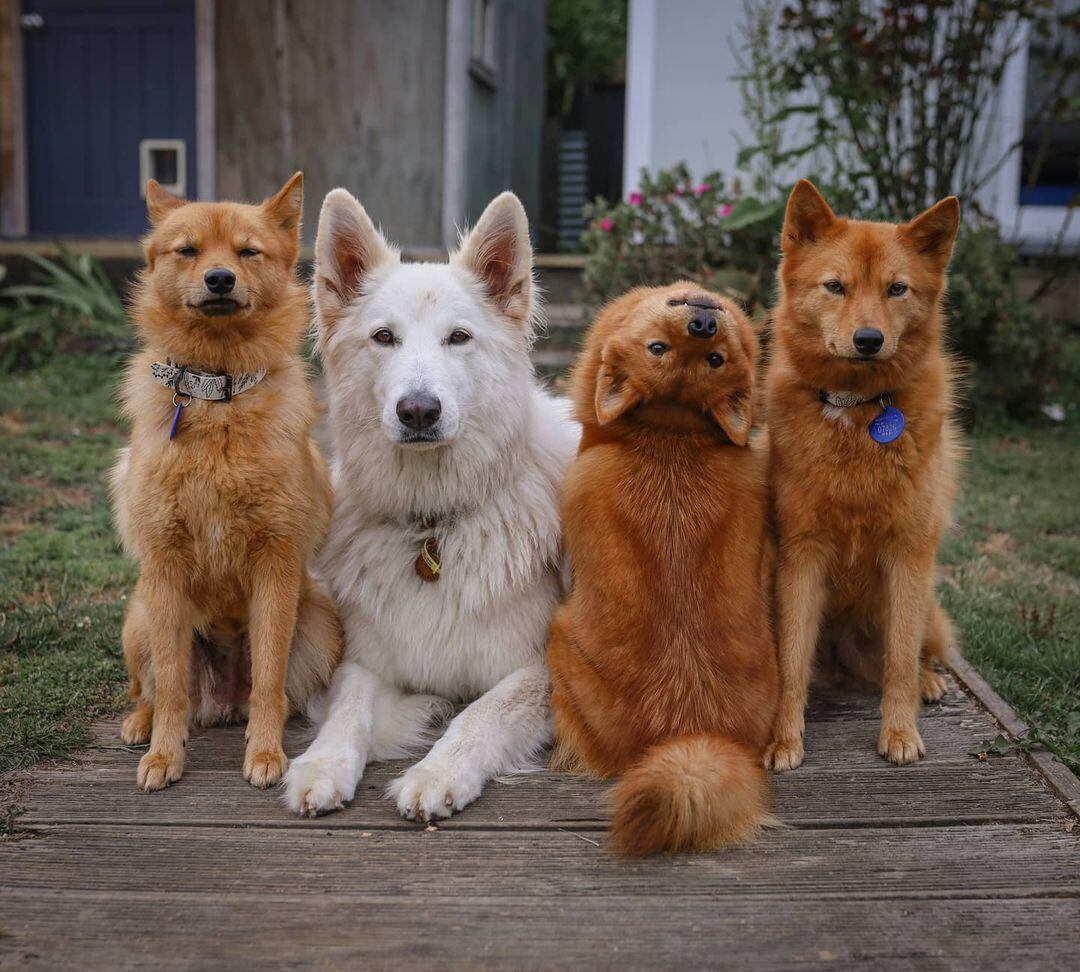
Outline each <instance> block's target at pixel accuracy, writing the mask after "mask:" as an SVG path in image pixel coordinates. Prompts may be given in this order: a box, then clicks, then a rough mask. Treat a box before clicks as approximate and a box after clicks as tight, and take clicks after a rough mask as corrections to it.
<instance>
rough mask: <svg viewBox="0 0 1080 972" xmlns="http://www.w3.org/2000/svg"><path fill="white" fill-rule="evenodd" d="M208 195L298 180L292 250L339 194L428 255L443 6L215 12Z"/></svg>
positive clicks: (347, 2) (369, 0)
mask: <svg viewBox="0 0 1080 972" xmlns="http://www.w3.org/2000/svg"><path fill="white" fill-rule="evenodd" d="M216 7H217V16H216V24H215V28H216V47H217V58H216V61H217V80H216V89H217V125H216V128H217V152H216V162H217V178H216V182H217V194H218V197H219V198H222V199H228V198H242V199H258V198H261V197H263V196H265V195H267V194H268V193H270V192H272V191H274V190H275V189H277V188H278V187H279V186H280V185H281V183H283V182H284V180H285V179H286V178H287V177H288V175H289V174H290V173H292V172H293V171H294V170H295V169H303V170H304V176H305V189H306V201H305V206H304V209H305V234H304V235H305V238H306V239H307V240H308V241H309V242H310V241H311V240H312V239H313V238H314V235H315V226H316V222H317V220H318V213H319V206H320V205H321V203H322V198H323V196H324V195H325V194H326V193H327V192H328V191H329V190H330V189H332V188H334V187H335V186H345V187H346V188H347V189H349V190H350V191H351V192H353V193H354V194H355V195H356V196H357V197H358V198H359V199H360V201H361V202H362V203H363V204H364V206H365V207H366V208H367V210H368V212H369V213H370V214H371V216H372V218H373V219H374V220H375V222H376V223H381V224H382V225H383V228H384V229H385V230H386V232H387V233H388V235H389V236H391V237H392V238H393V239H394V240H396V241H397V242H399V243H402V244H412V245H421V246H432V245H438V244H439V242H440V219H441V210H442V145H443V99H444V84H445V37H444V31H445V27H444V19H445V9H444V7H445V4H444V0H408V2H407V3H402V2H397V0H319V2H318V3H310V2H307V3H304V2H297V0H217V4H216Z"/></svg>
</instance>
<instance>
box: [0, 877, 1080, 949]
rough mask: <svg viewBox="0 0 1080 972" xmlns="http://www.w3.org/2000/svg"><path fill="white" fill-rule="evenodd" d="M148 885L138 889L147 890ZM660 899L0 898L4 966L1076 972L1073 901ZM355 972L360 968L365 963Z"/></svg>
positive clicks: (1077, 913)
mask: <svg viewBox="0 0 1080 972" xmlns="http://www.w3.org/2000/svg"><path fill="white" fill-rule="evenodd" d="M140 884H141V881H140ZM671 904H672V902H671V901H670V900H669V899H667V898H665V897H663V896H657V895H643V896H640V897H627V896H622V895H616V896H603V897H588V896H584V895H575V896H573V897H568V898H564V899H561V900H553V899H537V898H535V897H532V896H530V897H509V896H502V895H500V896H498V897H480V896H467V897H452V896H447V895H445V894H442V893H434V894H430V893H429V894H427V895H425V896H424V898H423V899H422V900H420V901H418V900H417V899H416V898H408V897H402V896H382V895H380V896H377V897H359V896H352V897H350V898H349V899H347V902H346V905H347V907H346V908H342V907H341V902H338V901H336V900H335V901H330V900H327V898H326V897H324V896H323V895H322V894H321V893H319V889H313V890H312V891H310V892H308V893H305V892H304V890H303V889H302V888H293V889H292V890H291V891H290V892H289V893H288V894H285V895H282V896H280V897H275V898H272V899H269V898H263V897H251V896H249V895H246V894H227V895H221V894H212V895H211V894H196V895H187V894H176V893H173V892H171V891H168V890H162V889H154V892H153V894H152V895H150V894H147V893H146V891H145V890H144V888H143V887H140V888H138V889H133V890H130V891H125V892H121V893H117V894H95V893H85V892H47V891H44V892H35V891H30V892H18V893H6V894H4V895H3V898H2V912H0V914H2V917H0V929H2V931H3V932H4V933H6V934H5V935H3V936H0V965H4V966H5V967H6V966H7V965H10V967H12V968H19V969H25V970H34V969H42V968H49V969H54V968H79V969H85V970H90V969H125V968H132V967H136V966H140V965H142V966H145V965H146V964H152V965H153V966H154V968H157V969H164V970H170V969H190V968H199V969H207V968H230V969H235V968H248V967H251V966H252V965H253V964H257V965H258V967H259V968H260V969H296V968H321V969H327V968H329V969H346V968H359V967H374V968H387V967H391V966H392V967H401V966H403V965H406V964H408V963H410V962H417V963H435V967H437V968H447V967H450V968H462V967H468V968H514V969H517V968H523V967H527V968H590V969H608V968H612V969H614V968H618V969H633V968H700V967H705V968H715V967H717V966H718V965H724V966H725V967H730V968H747V967H752V968H754V969H762V970H770V969H789V968H791V967H793V966H798V967H799V968H809V969H817V968H830V969H837V968H839V969H848V968H852V967H854V966H856V965H857V966H860V967H861V966H867V967H872V968H875V969H879V970H892V969H904V970H907V969H913V968H918V969H947V968H960V967H964V968H1008V969H1013V970H1026V969H1032V970H1034V969H1038V970H1055V969H1062V970H1064V969H1068V968H1075V954H1076V953H1075V948H1076V940H1075V929H1076V927H1077V926H1078V924H1080V901H1078V900H1076V899H1057V900H1055V899H1049V900H1047V899H1041V898H1013V899H1009V900H964V899H957V900H949V901H917V900H904V899H893V900H889V901H881V900H876V901H875V900H866V901H854V902H853V901H835V900H831V901H818V900H815V899H813V898H800V899H793V900H784V899H777V898H766V899H762V898H760V897H750V896H734V897H730V898H727V899H725V900H724V902H723V907H722V908H720V907H716V906H715V904H714V903H713V902H712V901H710V900H709V899H707V898H704V899H703V898H695V899H694V900H693V901H691V902H688V903H687V904H686V905H685V906H680V907H672V906H671ZM361 963H363V965H362V964H361Z"/></svg>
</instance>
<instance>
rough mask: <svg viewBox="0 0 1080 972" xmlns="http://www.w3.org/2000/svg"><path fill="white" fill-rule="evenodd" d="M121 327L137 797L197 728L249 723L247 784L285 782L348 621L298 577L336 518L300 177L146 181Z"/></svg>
mask: <svg viewBox="0 0 1080 972" xmlns="http://www.w3.org/2000/svg"><path fill="white" fill-rule="evenodd" d="M146 198H147V208H148V210H149V215H150V221H151V224H152V231H151V233H150V235H149V236H148V237H147V238H146V241H145V251H146V267H145V269H144V270H143V271H142V272H141V273H140V275H139V280H138V283H137V285H136V288H135V294H134V300H133V304H132V317H133V319H134V322H135V325H136V327H137V329H138V332H139V337H140V340H141V343H142V345H143V350H141V351H140V352H139V353H138V354H137V355H135V357H134V358H133V359H132V362H131V365H130V367H129V369H128V373H127V379H126V381H125V384H124V389H123V405H124V411H125V413H126V414H127V415H128V416H129V417H130V419H131V422H132V429H131V439H130V443H129V445H128V447H127V448H126V449H124V450H122V452H121V453H120V456H119V460H118V461H117V463H116V466H115V467H114V469H113V472H112V491H113V500H114V506H115V510H116V519H117V523H118V526H119V529H120V533H121V536H122V538H123V541H124V546H125V548H126V549H127V551H128V552H129V553H130V554H131V555H132V556H133V557H134V558H135V559H137V560H138V562H139V580H138V584H137V585H136V588H135V592H134V594H133V595H132V597H131V600H130V602H129V604H128V612H127V619H126V621H125V622H124V629H123V646H124V658H125V660H126V662H127V667H128V673H129V675H130V676H131V697H132V698H133V699H134V700H135V703H136V708H135V710H134V712H133V713H132V714H131V715H130V716H128V718H127V719H126V720H125V721H124V723H123V726H122V728H121V735H122V736H123V738H124V741H125V742H127V743H133V744H134V743H145V742H147V741H148V740H149V742H150V750H149V752H147V753H146V754H145V755H144V756H143V757H142V760H141V761H140V763H139V772H138V781H139V786H140V787H142V788H143V789H145V790H147V791H150V790H157V789H160V788H161V787H164V786H167V785H168V784H169V783H172V782H174V781H176V780H178V779H179V778H180V776H181V773H182V772H183V767H184V745H185V741H186V739H187V734H188V724H189V721H191V720H194V721H195V722H196V723H198V724H200V725H206V724H210V723H213V722H218V721H222V720H226V719H229V718H232V717H234V716H236V717H243V716H245V715H247V717H248V727H247V752H246V754H245V757H244V777H245V779H247V780H249V781H250V782H251V783H252V784H253V785H254V786H259V787H265V786H270V785H271V784H273V783H276V782H277V781H278V779H279V778H280V777H281V774H282V773H283V772H284V770H285V765H286V760H285V754H284V752H283V750H282V746H281V742H282V728H283V725H284V722H285V718H286V715H287V713H288V710H289V708H290V706H291V707H292V708H293V709H294V710H296V709H299V708H301V707H303V706H304V705H305V704H306V702H307V700H308V698H309V696H311V695H312V693H313V692H314V691H316V690H317V689H318V688H320V687H321V686H323V685H324V684H325V683H326V682H327V681H328V680H329V678H330V675H331V673H332V672H333V669H334V666H335V665H336V664H337V661H338V658H339V657H340V654H341V644H342V637H341V631H340V625H339V622H338V620H337V617H336V615H335V613H334V610H333V608H332V606H331V604H330V602H329V600H328V599H327V598H326V596H325V595H324V594H323V593H322V592H321V591H320V590H319V589H318V588H317V587H316V586H315V583H314V582H313V581H312V579H311V577H310V575H309V573H308V561H309V560H310V559H311V557H312V555H313V553H314V552H315V549H316V547H317V545H318V543H319V541H320V540H321V539H322V537H323V535H324V533H325V531H326V527H327V524H328V522H329V517H330V485H329V478H328V475H327V471H326V466H325V463H324V461H323V458H322V456H321V454H320V453H319V450H318V448H317V446H316V445H315V443H314V441H313V440H312V438H311V425H312V421H313V419H314V416H315V408H314V402H313V400H312V396H311V392H310V390H309V389H308V383H307V375H306V372H305V366H304V363H303V361H302V360H301V358H300V354H299V350H300V341H301V339H302V337H303V335H304V333H305V331H306V330H307V326H308V311H307V301H306V299H305V295H304V292H303V290H302V288H301V286H300V284H299V282H298V281H297V279H296V275H295V265H296V257H297V253H298V250H299V246H300V214H301V204H302V199H303V177H302V176H301V175H300V173H297V174H296V175H295V176H293V178H292V179H290V180H289V182H288V183H287V184H286V185H285V186H284V188H283V189H282V190H281V191H280V192H279V193H277V195H275V196H274V197H273V198H271V199H268V200H267V201H266V202H264V203H263V204H262V205H260V206H248V205H240V204H234V203H185V202H184V201H183V200H181V199H177V198H175V197H173V196H171V195H169V194H168V193H167V192H165V190H163V189H162V188H161V187H160V186H159V185H158V184H157V183H156V182H153V181H151V182H150V183H149V185H148V186H147V194H146Z"/></svg>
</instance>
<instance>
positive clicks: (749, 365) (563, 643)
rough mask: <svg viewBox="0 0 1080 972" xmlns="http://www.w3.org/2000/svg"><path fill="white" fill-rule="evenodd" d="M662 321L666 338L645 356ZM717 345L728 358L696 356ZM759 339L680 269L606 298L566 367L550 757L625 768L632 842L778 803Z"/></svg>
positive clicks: (705, 828) (718, 835)
mask: <svg viewBox="0 0 1080 972" xmlns="http://www.w3.org/2000/svg"><path fill="white" fill-rule="evenodd" d="M695 295H697V296H708V297H709V298H710V299H711V300H713V301H715V302H716V303H717V304H719V305H720V307H721V308H722V309H723V310H722V312H721V314H720V328H719V332H718V334H717V335H716V337H715V338H711V339H701V338H696V337H690V336H689V335H688V334H687V322H688V321H689V319H690V315H691V313H692V311H691V310H690V309H689V308H687V307H685V306H679V307H671V306H669V305H668V303H667V301H668V299H669V298H678V299H685V298H686V297H688V296H695ZM655 340H663V341H665V342H666V343H668V344H669V345H670V346H671V348H672V350H671V351H669V352H668V353H667V354H666V355H664V356H663V357H661V358H656V357H653V356H652V355H650V353H649V352H648V350H647V349H646V346H647V345H648V344H649V343H651V342H652V341H655ZM712 351H716V352H720V353H722V354H723V355H724V357H725V363H724V365H723V366H722V367H720V368H717V369H710V368H709V367H708V365H707V364H706V363H705V358H706V355H707V354H708V353H709V352H712ZM756 354H757V343H756V340H755V338H754V335H753V332H752V331H751V330H750V327H749V325H748V324H747V322H746V320H745V318H744V317H743V315H742V314H741V313H740V312H739V311H738V310H737V309H736V308H735V307H734V305H732V304H731V303H730V302H728V301H725V300H724V299H723V298H720V297H718V296H716V295H715V294H709V295H703V294H702V292H701V290H700V289H699V288H697V287H695V286H694V285H693V284H688V283H679V284H675V285H673V286H671V287H666V288H656V289H639V290H635V291H632V292H631V293H629V294H626V295H625V296H623V297H622V298H620V299H619V300H617V301H615V302H614V303H613V304H610V305H609V306H608V307H607V308H605V310H604V311H603V312H602V313H601V314H600V316H599V317H598V318H597V320H596V322H595V323H594V324H593V326H592V328H591V329H590V331H589V335H588V337H587V340H586V344H585V348H584V350H583V352H582V354H581V357H580V358H579V360H578V363H577V366H576V368H575V370H574V375H573V379H572V382H573V397H574V400H575V403H576V409H577V417H578V418H579V419H580V420H581V422H582V424H583V427H584V428H583V436H582V444H581V450H580V453H579V455H578V458H577V459H576V460H575V462H574V463H573V465H572V466H571V468H570V471H569V473H568V476H567V480H566V484H565V487H564V492H563V528H564V536H565V539H566V543H567V547H568V549H569V553H570V558H571V563H572V565H573V571H574V584H573V589H572V591H571V593H570V595H569V597H568V599H567V601H566V603H565V604H564V605H563V606H562V607H561V608H560V609H559V611H558V613H557V614H556V616H555V619H554V621H553V623H552V630H551V639H550V645H549V649H548V660H549V664H550V667H551V677H552V688H553V694H552V706H553V709H554V714H555V729H556V744H557V753H556V762H557V763H560V764H562V765H563V766H567V767H573V768H577V769H581V770H584V771H587V772H590V773H593V774H596V775H599V776H604V777H609V776H615V775H618V774H623V779H622V781H621V782H620V784H619V785H618V787H617V788H616V790H615V800H616V812H615V819H614V823H613V827H612V838H613V844H614V846H615V847H616V849H617V850H619V851H620V852H623V853H627V854H649V853H653V852H655V851H660V850H695V849H704V848H711V847H717V846H721V845H723V844H728V843H731V842H733V841H736V840H741V839H744V838H746V837H748V836H750V835H751V834H753V833H754V832H755V831H756V830H757V828H758V827H760V826H761V825H762V824H763V823H765V822H766V821H767V819H768V815H767V806H768V782H767V778H766V776H765V772H764V770H763V768H762V765H761V754H762V752H763V751H764V748H765V745H766V744H767V742H768V738H769V729H770V727H771V725H772V720H773V712H774V709H775V706H776V694H777V673H776V658H775V649H774V645H773V639H772V633H771V630H770V627H769V618H768V604H767V597H766V592H765V588H764V585H763V583H762V578H763V572H764V569H765V566H766V563H767V557H766V545H767V544H766V521H767V513H768V497H767V489H766V482H765V461H764V456H763V455H762V453H761V452H760V451H759V450H758V449H757V448H755V447H748V446H746V445H745V444H744V445H735V444H734V443H733V441H732V440H733V439H734V440H739V441H741V442H743V443H745V442H746V438H747V434H748V433H749V429H750V425H751V418H752V415H751V409H752V405H751V403H752V400H753V384H754V364H755V358H756ZM598 404H599V411H598V407H597V406H598ZM725 428H726V430H727V432H726V433H725V431H724V429H725Z"/></svg>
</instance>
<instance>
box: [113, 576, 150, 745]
mask: <svg viewBox="0 0 1080 972" xmlns="http://www.w3.org/2000/svg"><path fill="white" fill-rule="evenodd" d="M120 641H121V644H122V645H123V649H124V662H125V664H126V665H127V670H128V676H129V678H130V679H131V686H130V688H129V689H128V695H129V696H130V698H131V700H132V701H133V702H134V703H135V709H134V711H132V712H131V714H130V715H128V716H127V718H126V719H124V721H123V722H122V723H121V724H120V738H121V739H123V740H124V742H125V743H127V745H129V746H141V745H143V744H145V743H148V742H150V732H151V730H152V728H153V724H154V706H153V704H152V702H151V693H150V692H149V691H148V690H150V689H151V686H152V679H153V672H152V670H151V665H150V634H149V630H148V618H147V616H146V605H145V603H144V602H143V599H142V597H141V595H140V593H139V591H138V589H136V590H135V592H134V593H133V594H132V595H131V600H130V601H129V602H128V610H127V617H125V618H124V629H123V631H122V633H121V635H120Z"/></svg>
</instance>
